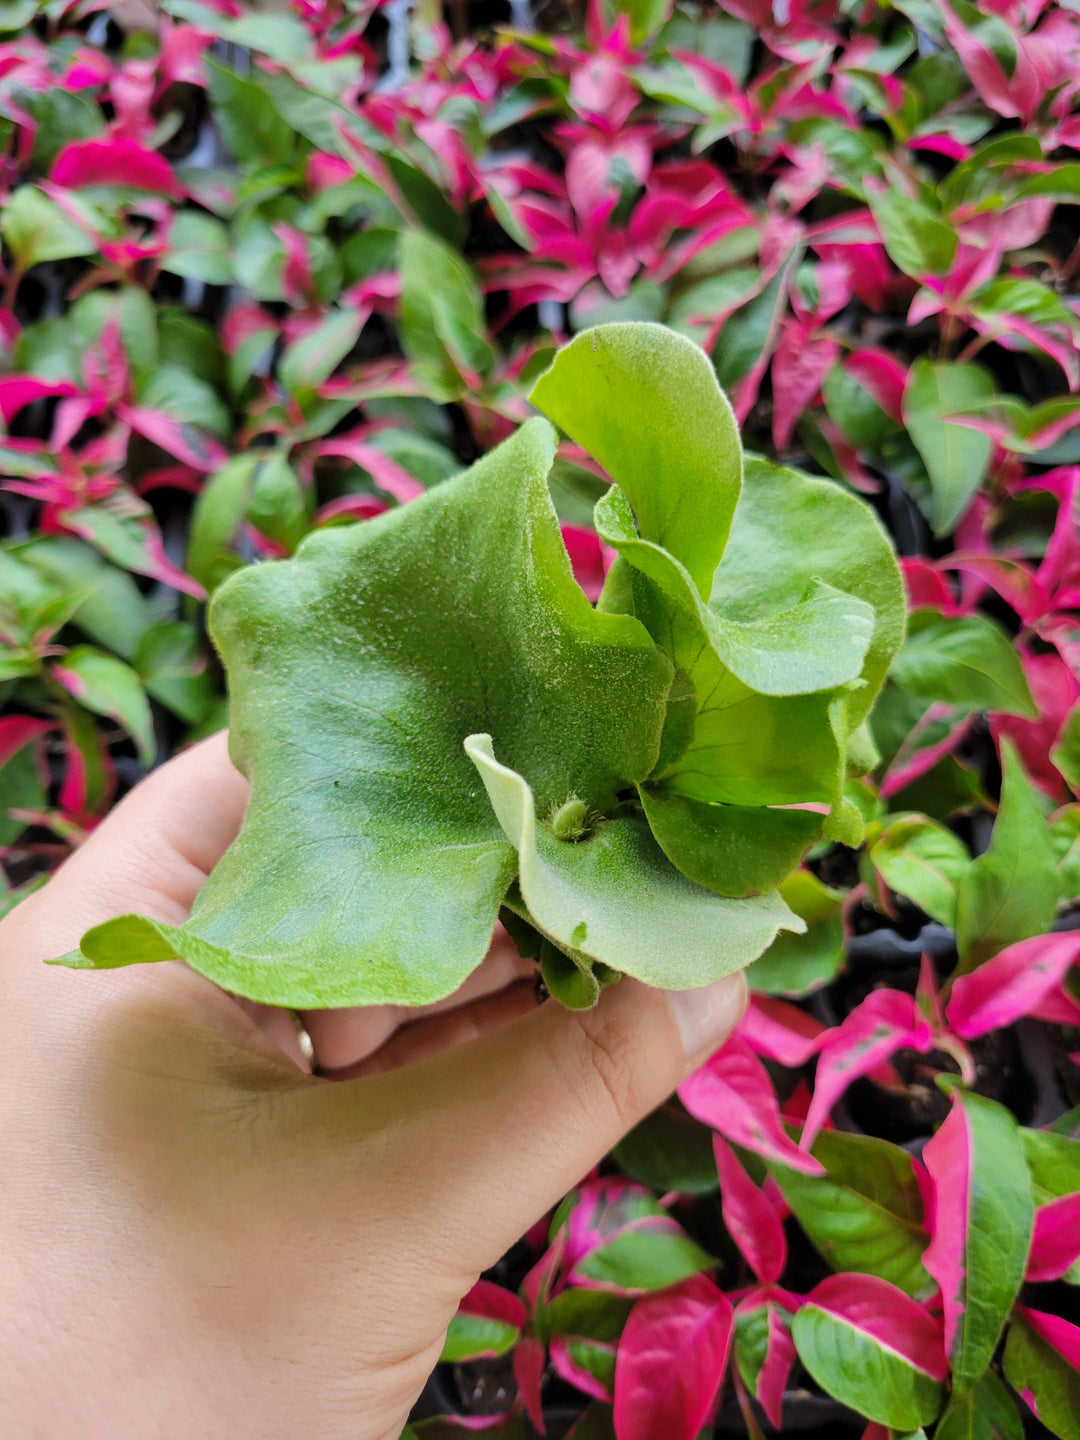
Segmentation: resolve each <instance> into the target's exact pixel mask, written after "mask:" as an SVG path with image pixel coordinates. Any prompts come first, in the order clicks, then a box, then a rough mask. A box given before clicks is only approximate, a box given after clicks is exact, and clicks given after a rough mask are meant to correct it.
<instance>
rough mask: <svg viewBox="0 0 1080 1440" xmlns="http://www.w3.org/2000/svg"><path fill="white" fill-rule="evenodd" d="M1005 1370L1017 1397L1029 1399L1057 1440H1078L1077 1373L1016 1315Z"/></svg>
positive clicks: (1079, 1391) (1079, 1376) (1079, 1404)
mask: <svg viewBox="0 0 1080 1440" xmlns="http://www.w3.org/2000/svg"><path fill="white" fill-rule="evenodd" d="M1004 1369H1005V1378H1006V1380H1008V1382H1009V1384H1010V1385H1011V1386H1012V1388H1013V1389H1014V1390H1015V1391H1016V1392H1017V1394H1019V1395H1023V1396H1024V1397H1025V1398H1027V1396H1031V1399H1032V1400H1033V1401H1034V1402H1035V1405H1036V1406H1037V1407H1038V1412H1037V1413H1038V1416H1039V1419H1040V1420H1041V1421H1042V1423H1043V1424H1044V1425H1045V1426H1046V1427H1047V1429H1048V1430H1050V1431H1051V1432H1052V1433H1053V1434H1054V1435H1057V1436H1058V1437H1059V1440H1080V1370H1074V1369H1073V1367H1072V1366H1071V1365H1070V1364H1069V1362H1068V1361H1067V1360H1066V1359H1065V1357H1064V1356H1063V1355H1060V1354H1059V1353H1058V1352H1057V1350H1055V1349H1054V1347H1053V1346H1052V1345H1050V1344H1049V1343H1048V1342H1047V1341H1046V1340H1044V1339H1043V1338H1042V1336H1041V1335H1037V1334H1036V1333H1035V1331H1034V1330H1033V1329H1032V1328H1031V1326H1030V1325H1028V1324H1027V1323H1026V1322H1025V1321H1024V1319H1023V1318H1022V1317H1021V1316H1019V1315H1017V1316H1015V1317H1014V1319H1013V1322H1012V1324H1011V1325H1010V1326H1009V1335H1008V1339H1007V1340H1006V1342H1005V1359H1004ZM1029 1403H1030V1402H1029Z"/></svg>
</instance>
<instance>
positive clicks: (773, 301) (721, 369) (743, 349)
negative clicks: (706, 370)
mask: <svg viewBox="0 0 1080 1440" xmlns="http://www.w3.org/2000/svg"><path fill="white" fill-rule="evenodd" d="M799 258H800V250H799V249H798V248H796V249H795V250H794V251H793V252H792V254H791V256H790V257H789V258H788V260H787V261H786V262H785V263H784V264H783V265H782V266H781V267H780V269H779V270H778V271H777V272H776V274H775V275H774V276H773V278H772V279H771V280H770V281H769V282H768V284H767V285H765V286H764V287H763V289H761V290H760V291H759V292H758V293H757V294H756V295H753V296H752V297H751V298H750V299H749V300H748V301H747V303H746V304H745V305H743V306H742V307H741V308H740V309H738V310H736V311H735V313H734V314H733V315H730V316H729V317H728V319H727V321H726V322H725V324H724V326H723V328H722V329H721V331H720V334H719V335H718V336H717V339H716V343H715V345H714V346H713V349H712V361H713V364H714V365H715V366H716V376H717V379H718V380H719V381H720V383H721V385H727V386H734V385H736V384H737V383H738V382H739V381H740V380H742V379H743V378H744V377H745V376H746V375H747V374H748V373H749V372H750V371H751V370H752V369H753V367H754V366H755V365H757V364H758V363H759V362H760V360H761V357H762V355H763V354H766V353H767V352H768V351H769V349H770V341H771V339H772V337H773V336H775V334H776V330H777V326H778V325H779V323H780V319H781V316H782V315H783V313H784V310H785V309H786V304H787V293H788V284H789V282H790V280H791V276H792V273H793V272H794V270H795V267H796V266H797V265H798V263H799Z"/></svg>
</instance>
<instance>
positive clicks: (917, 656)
mask: <svg viewBox="0 0 1080 1440" xmlns="http://www.w3.org/2000/svg"><path fill="white" fill-rule="evenodd" d="M890 675H891V678H892V679H893V680H895V681H896V683H897V684H898V685H900V686H902V687H903V688H904V689H905V690H906V691H907V692H908V693H909V694H911V695H914V696H916V697H917V698H918V699H919V700H924V701H927V702H928V703H934V702H937V701H943V702H945V703H946V704H949V705H952V706H955V707H956V710H957V711H958V712H959V713H960V714H965V713H969V712H971V711H975V710H994V711H997V712H998V713H999V714H1003V715H1023V716H1025V717H1026V718H1028V719H1034V718H1035V716H1036V715H1037V714H1038V711H1037V709H1036V706H1035V701H1034V700H1033V699H1032V696H1031V691H1030V690H1029V689H1028V683H1027V680H1026V679H1025V677H1024V670H1023V667H1022V666H1021V664H1020V658H1019V656H1018V655H1017V653H1016V651H1015V650H1014V649H1013V647H1012V644H1011V642H1010V640H1009V637H1008V636H1007V635H1006V633H1005V631H1004V630H1003V629H1002V628H1001V626H1000V625H998V624H996V623H995V622H994V621H993V620H989V619H988V618H987V617H986V616H985V615H942V614H940V613H939V612H938V611H936V610H929V609H926V610H917V611H916V612H915V613H914V615H913V616H912V617H911V623H910V631H909V634H908V639H907V642H906V643H905V645H904V647H903V649H902V650H901V651H900V652H899V654H898V655H897V656H896V658H895V660H894V661H893V663H892V670H891V672H890Z"/></svg>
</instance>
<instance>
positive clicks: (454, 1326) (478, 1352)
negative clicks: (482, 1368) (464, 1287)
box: [439, 1312, 521, 1365]
mask: <svg viewBox="0 0 1080 1440" xmlns="http://www.w3.org/2000/svg"><path fill="white" fill-rule="evenodd" d="M520 1339H521V1331H520V1330H519V1329H518V1327H517V1326H516V1325H511V1324H510V1322H509V1321H508V1320H495V1319H491V1318H489V1317H488V1316H484V1315H462V1314H461V1313H460V1312H459V1313H458V1314H457V1315H455V1316H454V1318H453V1319H452V1320H451V1321H450V1328H449V1329H448V1330H447V1332H446V1339H445V1341H444V1342H443V1348H442V1354H441V1355H440V1356H439V1359H440V1361H441V1362H442V1363H443V1364H444V1365H456V1364H458V1363H460V1362H461V1361H463V1360H476V1359H479V1358H481V1357H484V1358H487V1359H491V1358H494V1357H497V1356H499V1355H505V1354H506V1353H507V1351H509V1350H512V1349H513V1348H514V1346H515V1345H516V1344H517V1342H518V1341H519V1340H520Z"/></svg>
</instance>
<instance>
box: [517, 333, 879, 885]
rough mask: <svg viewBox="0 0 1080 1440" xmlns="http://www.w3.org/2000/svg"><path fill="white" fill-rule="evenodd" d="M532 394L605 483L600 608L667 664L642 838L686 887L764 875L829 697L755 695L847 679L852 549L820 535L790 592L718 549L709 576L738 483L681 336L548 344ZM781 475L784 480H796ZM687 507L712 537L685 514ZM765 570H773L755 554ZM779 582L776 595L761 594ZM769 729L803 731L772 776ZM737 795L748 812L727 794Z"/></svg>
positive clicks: (818, 770)
mask: <svg viewBox="0 0 1080 1440" xmlns="http://www.w3.org/2000/svg"><path fill="white" fill-rule="evenodd" d="M532 399H533V401H534V403H536V404H537V405H539V406H540V407H541V408H543V409H544V410H545V411H546V412H547V413H548V414H549V415H550V416H551V418H552V419H554V420H556V421H557V422H558V423H559V424H560V425H561V426H562V427H563V428H564V429H565V430H566V431H567V432H568V433H569V434H570V435H571V437H572V438H573V439H575V440H577V441H578V442H579V443H581V444H583V445H585V446H586V447H587V448H588V449H589V450H590V451H591V452H592V453H593V454H594V455H596V456H597V458H599V459H600V460H601V461H602V463H603V464H604V466H605V468H606V469H607V470H608V472H609V473H610V475H611V476H612V478H613V480H614V481H615V482H616V483H615V484H614V485H613V487H612V489H611V490H610V491H609V492H608V494H607V495H605V496H604V497H602V499H601V500H600V502H599V504H598V506H597V510H596V524H597V527H598V529H599V531H600V534H601V536H602V537H603V538H604V539H605V540H606V541H607V542H608V543H609V544H610V545H612V546H614V547H615V548H616V549H617V550H618V551H619V553H620V557H621V559H620V562H617V564H616V567H615V569H614V570H613V571H612V574H611V577H610V580H609V584H608V586H607V587H606V589H605V592H604V596H603V597H602V600H601V608H602V609H605V610H608V611H611V612H618V611H625V612H627V613H633V614H636V615H637V616H638V618H639V619H641V620H642V621H643V623H644V624H645V626H646V628H647V629H648V630H649V632H650V634H652V636H653V638H654V639H655V640H656V641H657V643H658V644H659V645H661V646H662V647H663V648H664V649H665V650H666V652H667V653H668V655H669V656H670V658H671V660H672V663H673V664H674V665H675V667H676V676H677V680H676V688H675V689H674V690H673V692H672V697H671V700H670V702H669V717H668V725H667V728H666V730H665V739H664V744H663V747H662V753H661V763H660V766H659V767H658V773H657V775H656V777H654V778H655V783H653V784H651V785H650V786H649V787H648V788H647V789H646V790H644V791H643V792H642V803H643V805H644V807H645V811H646V814H647V816H648V819H649V823H650V826H651V828H652V831H653V834H654V835H655V836H656V838H657V840H658V841H659V842H660V845H661V847H662V848H663V849H664V851H665V853H666V854H667V855H668V857H669V858H670V859H671V860H672V862H673V863H674V864H675V865H676V866H677V868H678V869H680V870H681V871H682V872H683V873H684V874H686V875H688V876H690V877H691V878H692V879H694V880H696V881H698V883H699V884H702V885H705V886H707V887H709V888H711V889H714V890H716V891H718V892H719V893H722V894H729V895H742V894H746V893H749V892H753V891H762V890H768V889H771V888H772V886H773V885H775V884H776V883H777V882H778V881H779V880H781V879H783V878H784V876H785V875H786V874H787V873H788V872H789V871H790V870H791V868H792V866H793V865H794V864H795V863H796V862H797V861H798V859H799V857H800V856H801V854H802V853H803V851H804V850H805V849H806V846H807V845H808V844H809V843H810V842H811V841H812V840H813V839H814V838H816V836H817V834H818V833H819V832H820V824H821V822H820V819H819V818H817V817H815V815H814V814H813V813H811V812H806V811H793V810H787V811H780V810H770V809H768V808H765V807H767V806H768V805H770V804H774V805H787V804H797V803H799V802H803V801H818V802H820V801H822V800H831V799H833V797H834V795H835V794H836V791H837V788H838V775H839V773H840V770H841V768H842V765H841V759H840V751H839V749H838V743H837V736H836V733H835V731H834V727H833V721H832V715H831V706H832V702H833V698H834V697H833V695H832V694H829V693H821V694H816V695H815V699H814V700H813V701H802V702H795V703H794V704H792V703H791V702H790V701H786V700H785V701H784V702H782V703H779V704H778V703H776V702H775V701H774V700H773V699H772V698H771V697H789V696H792V695H799V694H802V693H812V692H828V691H831V690H833V689H835V688H837V687H840V686H843V685H845V684H847V683H848V682H850V681H854V680H856V679H857V678H859V677H860V674H861V672H862V671H863V669H864V668H865V666H866V656H867V652H868V648H869V646H870V645H871V643H872V636H873V634H874V631H875V625H876V617H875V613H874V610H873V608H872V606H871V605H870V604H869V603H868V602H867V600H866V599H864V598H860V597H858V596H853V595H851V594H846V593H844V591H843V590H842V589H841V588H840V586H841V585H842V583H843V581H842V580H840V577H839V576H838V575H837V574H836V573H835V572H836V570H837V569H840V570H843V571H844V575H845V577H846V575H847V573H848V571H849V570H851V571H854V572H855V575H856V583H858V577H859V574H860V565H859V562H858V561H857V560H855V559H854V558H853V555H852V554H849V555H848V556H847V557H846V558H847V560H848V561H849V562H851V563H850V564H848V565H845V564H843V563H841V564H840V565H837V560H838V558H839V557H838V556H837V555H835V554H831V553H829V546H828V544H827V543H826V544H824V545H822V547H821V551H820V553H819V554H817V555H815V560H820V561H821V562H822V566H821V568H822V569H823V570H824V571H825V572H826V573H825V577H824V581H823V579H822V578H819V576H818V574H817V573H816V572H815V573H811V572H804V573H801V574H798V573H797V578H796V581H795V584H796V585H797V587H798V588H794V587H793V586H792V584H791V583H790V578H789V577H785V580H784V582H781V583H780V584H779V585H774V586H773V587H772V588H771V589H770V590H769V592H768V595H767V597H766V596H765V595H762V596H760V598H757V597H754V596H753V593H752V586H750V585H748V584H747V583H746V577H745V574H744V573H743V571H742V569H741V567H740V559H741V558H742V557H740V555H739V554H738V552H736V555H735V559H734V563H733V566H732V572H733V573H732V580H731V583H730V584H728V585H727V586H726V587H725V585H724V577H725V575H726V574H727V572H728V562H727V559H726V558H725V560H724V563H723V564H721V565H720V569H719V571H717V572H716V575H715V579H714V577H713V571H714V570H715V567H716V565H717V562H718V560H719V558H720V554H721V552H722V550H723V540H724V537H725V536H726V535H727V534H728V529H729V526H730V524H731V519H732V509H733V506H734V505H735V503H736V500H737V497H738V493H739V465H738V458H737V435H736V432H735V428H734V421H733V420H732V418H731V414H730V410H729V408H728V406H727V403H726V401H725V400H724V399H723V396H722V394H721V392H720V391H719V389H718V388H717V385H716V381H715V378H714V376H713V375H712V373H711V371H710V368H709V365H708V362H707V360H706V359H705V357H704V355H703V353H702V352H701V351H700V350H699V349H698V348H697V347H696V346H694V345H693V344H692V343H691V342H689V341H685V340H681V339H678V338H676V337H675V336H674V335H672V334H671V333H670V332H668V331H665V330H663V329H662V328H660V327H656V326H652V325H633V324H627V325H612V326H608V327H604V328H602V329H600V330H596V331H591V332H586V333H584V334H582V335H580V336H578V337H577V338H576V339H575V340H574V341H573V342H572V343H571V344H570V345H569V346H567V347H566V348H565V349H564V350H562V351H560V353H559V355H558V356H557V357H556V360H555V362H554V363H553V365H552V367H551V369H550V370H549V371H548V372H547V373H546V374H545V375H544V376H543V377H541V379H540V380H539V381H538V383H537V385H536V387H535V388H534V390H533V394H532ZM688 399H689V400H690V401H691V402H692V403H693V406H694V413H695V415H696V417H697V418H698V424H697V427H696V429H695V430H694V431H691V432H687V430H686V429H685V427H683V428H682V429H681V430H680V428H679V426H678V415H679V406H680V405H683V404H686V403H687V401H688ZM627 402H629V405H628V404H627ZM703 425H704V428H702V426H703ZM688 433H689V441H690V443H688ZM733 447H734V449H733ZM660 477H663V479H664V482H665V483H664V484H663V486H662V487H661V486H658V485H657V479H658V478H660ZM792 481H793V484H794V485H795V486H796V487H798V486H799V485H801V484H802V482H803V477H797V476H792ZM806 483H807V484H808V485H809V484H812V482H806ZM832 493H833V494H836V495H839V493H840V492H839V491H836V490H835V488H833V492H832ZM800 498H802V499H803V500H804V501H805V500H806V499H807V496H806V495H805V493H804V494H803V496H802V497H800ZM744 500H745V492H744ZM857 504H858V502H856V505H857ZM792 508H793V509H796V510H797V509H798V508H799V506H798V502H796V503H795V505H794V506H793V507H792ZM804 508H807V509H812V508H813V501H812V500H811V502H810V504H809V505H808V506H804ZM701 513H704V514H705V515H706V516H708V517H709V518H710V520H711V522H712V533H710V532H708V531H706V529H705V528H704V527H702V526H700V525H695V524H691V523H690V518H689V517H691V516H693V515H695V514H701ZM867 513H868V512H862V513H860V511H859V509H858V508H856V510H855V512H854V515H853V516H852V515H850V514H849V515H847V516H845V517H844V518H847V519H852V518H853V519H854V520H855V522H856V524H858V522H859V521H860V520H861V519H862V518H863V515H864V514H867ZM793 518H794V517H793ZM799 518H802V517H799ZM831 518H832V519H833V520H834V521H838V520H839V518H840V517H839V516H838V515H836V514H835V513H834V514H833V515H832V517H831ZM751 523H752V518H751ZM871 523H873V522H871ZM865 530H866V527H865V526H864V527H863V532H862V533H861V534H860V538H861V539H864V540H865V539H866V538H867V536H866V534H865ZM871 538H873V531H872V530H871ZM832 539H833V543H834V544H835V536H833V537H832ZM792 548H793V549H794V548H795V547H794V546H793V547H792ZM755 560H756V561H758V564H759V565H760V557H758V556H755ZM623 561H625V562H626V563H625V564H623V563H622V562H623ZM887 563H889V564H890V565H892V560H891V555H890V556H888V561H887ZM796 570H798V567H796ZM830 571H832V572H833V573H829V572H830ZM768 572H769V574H770V576H771V577H775V575H776V567H775V563H774V561H773V560H772V558H770V560H769V562H768ZM800 579H801V582H802V583H801V584H800V583H799V580H800ZM837 581H839V583H836V582H837ZM825 582H832V583H825ZM894 583H895V585H896V590H897V617H898V620H899V623H900V624H902V610H901V607H900V604H899V584H898V581H895V577H894ZM785 584H786V588H787V593H786V594H784V597H783V598H784V599H785V600H788V604H787V605H786V606H785V605H783V604H780V605H778V604H777V596H776V591H777V589H780V590H783V589H784V586H785ZM717 586H719V587H720V589H719V595H718V593H717V588H716V587H717ZM880 589H881V587H880V586H878V587H877V588H876V591H875V593H880ZM710 590H711V591H712V596H713V598H712V600H711V601H710V603H709V604H708V606H706V605H705V604H704V603H703V596H704V595H705V594H707V593H708V592H709V591H710ZM748 590H750V591H751V597H750V601H749V603H747V598H746V592H747V591H748ZM755 599H757V603H756V604H755ZM732 612H734V613H732ZM890 653H891V652H890ZM872 664H873V662H871V668H872ZM767 697H769V698H767ZM728 711H731V712H732V716H733V717H734V726H733V725H732V723H731V720H730V719H729V717H728V714H727V712H728ZM736 728H737V735H734V734H732V730H733V729H736ZM785 728H790V729H791V730H798V731H799V732H801V735H802V738H803V741H804V744H803V748H802V750H801V751H800V754H799V758H798V764H797V765H794V764H793V765H792V769H791V772H790V773H789V774H783V773H782V762H781V764H780V765H778V750H779V749H780V747H779V746H778V744H777V743H776V737H777V735H778V734H779V733H780V732H781V731H782V730H784V729H785ZM744 802H745V803H746V804H748V805H749V806H750V807H753V808H740V807H742V806H743V805H744Z"/></svg>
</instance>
